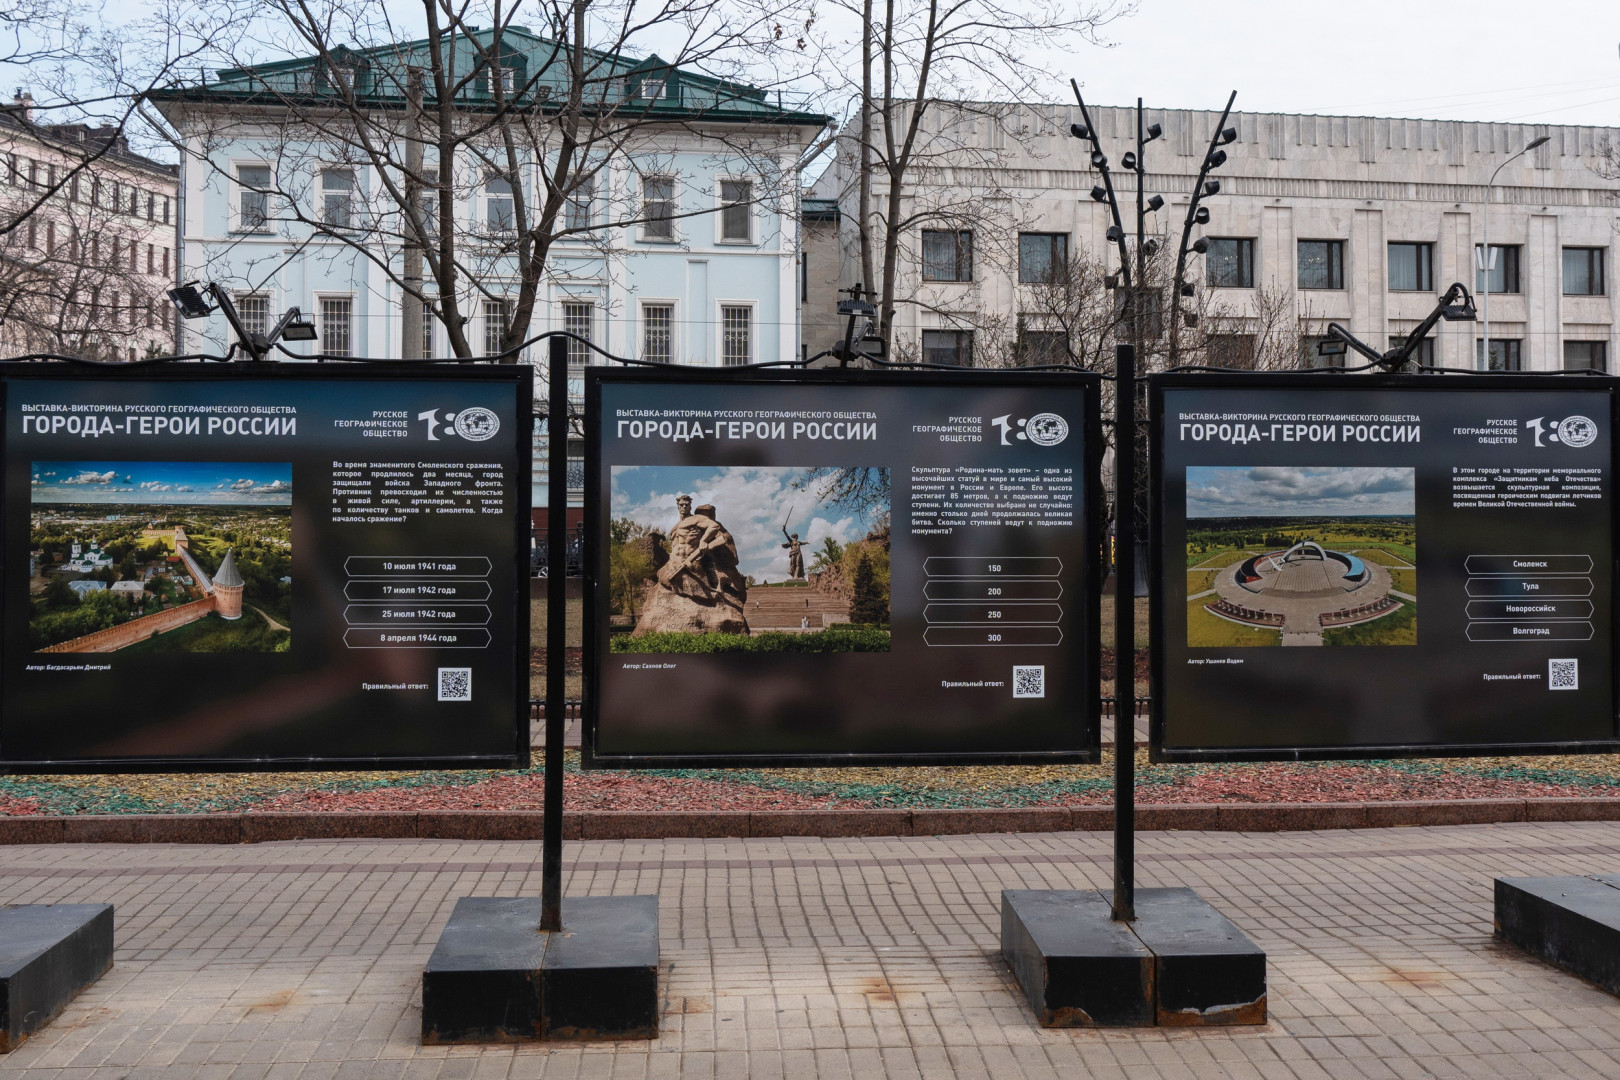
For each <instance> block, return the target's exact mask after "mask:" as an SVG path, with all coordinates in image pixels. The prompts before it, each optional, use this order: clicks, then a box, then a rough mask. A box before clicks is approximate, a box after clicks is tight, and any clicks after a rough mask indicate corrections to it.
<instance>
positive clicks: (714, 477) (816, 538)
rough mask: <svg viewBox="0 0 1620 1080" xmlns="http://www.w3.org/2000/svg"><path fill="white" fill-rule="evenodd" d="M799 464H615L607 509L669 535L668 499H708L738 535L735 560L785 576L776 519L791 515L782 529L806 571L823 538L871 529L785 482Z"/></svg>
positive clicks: (770, 577)
mask: <svg viewBox="0 0 1620 1080" xmlns="http://www.w3.org/2000/svg"><path fill="white" fill-rule="evenodd" d="M801 472H802V470H800V469H777V468H763V467H758V468H756V467H752V466H736V467H729V468H715V467H711V466H687V465H657V466H654V465H629V466H625V465H616V466H614V467H613V492H612V496H611V499H610V510H609V512H610V513H611V515H612V516H613V517H615V518H623V517H627V518H630V519H631V520H632V521H636V522H640V523H641V524H643V525H647V526H649V527H651V528H655V529H657V530H658V531H659V532H662V533H665V534H666V535H667V534H668V532H669V530H670V527H671V526H673V525H674V524H675V522H676V521H677V520H679V516H678V515H679V512H678V511H677V510H676V509H675V496H677V495H680V494H688V495H691V496H692V505H694V506H702V505H703V504H704V503H711V504H713V506H714V510H715V520H716V521H718V522H720V524H722V525H724V526H725V527H726V531H727V532H729V533H731V535H732V536H733V537H735V538H736V540H737V563H738V565H739V566H740V567H741V568H742V572H743V573H744V574H751V575H753V577H754V579H755V580H757V581H785V580H787V576H788V568H787V566H788V553H787V552H786V551H784V550H783V549H782V544H784V543H786V541H785V540H784V539H783V537H782V523H783V521H784V519H786V518H787V517H788V515H789V513H790V512H791V514H792V520H791V521H789V522H788V524H787V528H788V531H789V532H795V533H798V534H799V540H800V541H801V542H803V543H804V544H805V549H804V564H805V568H806V570H807V571H808V569H809V566H810V561H811V555H812V553H813V552H814V551H815V550H816V549H819V548H820V547H821V542H822V539H823V538H825V537H828V536H830V537H832V538H833V539H834V540H837V541H838V542H839V543H840V544H847V543H849V542H850V541H852V540H860V539H862V538H864V537H865V536H866V534H867V533H868V532H870V531H871V528H872V522H871V520H870V518H869V517H857V516H855V515H853V514H848V513H834V512H832V511H829V510H828V509H827V508H826V507H825V506H823V505H822V504H821V502H820V500H819V499H817V498H816V495H815V494H814V493H813V492H811V491H808V490H805V491H795V490H793V489H792V488H791V487H790V486H789V484H790V482H791V481H792V480H793V479H794V478H795V477H797V476H798V475H799V474H800V473H801Z"/></svg>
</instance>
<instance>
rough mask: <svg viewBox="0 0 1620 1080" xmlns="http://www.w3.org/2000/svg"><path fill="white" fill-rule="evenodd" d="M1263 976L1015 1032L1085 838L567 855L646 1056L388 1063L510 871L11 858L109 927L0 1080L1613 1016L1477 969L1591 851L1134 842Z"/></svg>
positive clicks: (1325, 836)
mask: <svg viewBox="0 0 1620 1080" xmlns="http://www.w3.org/2000/svg"><path fill="white" fill-rule="evenodd" d="M1138 849H1139V854H1140V860H1139V870H1138V881H1139V883H1140V884H1141V885H1144V886H1150V885H1178V884H1180V885H1190V886H1192V887H1194V888H1196V889H1198V890H1199V892H1200V893H1201V894H1202V895H1203V896H1204V897H1205V898H1206V899H1208V900H1210V901H1212V902H1213V903H1215V904H1216V905H1217V906H1218V907H1219V908H1220V909H1221V910H1222V912H1223V913H1225V914H1226V915H1227V916H1228V917H1229V918H1231V919H1232V920H1233V921H1235V922H1236V923H1237V924H1238V925H1239V926H1240V927H1242V928H1243V929H1244V930H1245V931H1246V932H1247V933H1248V934H1249V935H1250V936H1251V937H1252V938H1253V939H1254V940H1255V941H1256V942H1257V943H1259V944H1260V945H1261V946H1262V947H1263V948H1265V949H1266V950H1267V951H1268V953H1269V954H1270V963H1271V968H1270V971H1271V1002H1270V1004H1271V1021H1270V1023H1269V1024H1267V1025H1266V1026H1265V1027H1263V1028H1255V1029H1224V1030H1208V1031H1198V1030H1185V1029H1170V1030H1165V1029H1142V1030H1130V1031H1061V1032H1049V1031H1043V1030H1041V1029H1039V1028H1037V1027H1035V1025H1034V1024H1033V1022H1032V1020H1031V1018H1030V1015H1029V1013H1028V1011H1027V1010H1026V1008H1025V1007H1024V1005H1023V1003H1022V1000H1021V998H1020V997H1019V996H1018V994H1017V991H1016V989H1015V987H1014V985H1013V983H1012V981H1011V978H1010V977H1009V975H1008V973H1007V972H1006V970H1005V968H1004V966H1003V965H1002V963H1001V961H1000V959H999V957H998V955H997V941H998V926H999V909H998V897H999V892H1000V890H1001V889H1002V888H1004V887H1019V888H1044V887H1056V888H1062V887H1085V886H1106V885H1107V883H1108V882H1109V879H1110V864H1109V858H1110V848H1109V838H1108V837H1107V836H1106V835H1105V834H1097V833H1058V834H1045V835H1022V836H1019V835H997V836H956V837H946V838H927V837H915V838H904V839H898V838H897V839H885V838H871V839H840V840H823V839H810V838H804V839H800V838H782V839H755V840H661V841H590V842H580V843H570V844H568V845H567V852H566V857H567V860H568V864H569V873H568V877H567V881H566V888H567V890H568V892H569V893H571V894H583V893H594V894H608V893H633V892H651V891H656V892H658V893H659V894H660V896H661V915H662V934H663V977H662V988H661V989H662V992H663V995H664V1008H663V1016H662V1021H661V1022H662V1027H663V1034H662V1035H661V1037H660V1038H659V1039H658V1040H657V1041H655V1042H651V1043H646V1042H626V1043H617V1044H615V1043H604V1044H594V1045H587V1046H577V1045H567V1044H539V1045H529V1046H520V1047H511V1046H493V1047H487V1048H484V1047H431V1048H425V1047H422V1046H420V1045H418V1042H417V1036H418V1033H419V1030H420V1023H421V1013H420V1005H421V993H420V978H421V969H422V965H423V963H424V962H425V960H426V959H427V956H428V954H429V952H430V951H431V950H432V947H433V943H434V941H435V940H436V939H437V937H438V934H439V931H440V929H441V928H442V927H443V925H444V922H445V919H446V918H447V917H448V915H449V913H450V909H451V906H452V905H453V904H454V902H455V899H456V898H457V897H460V896H466V895H516V894H520V893H529V894H533V893H538V891H539V888H540V867H539V844H538V843H531V842H507V843H500V842H464V843H463V842H455V841H448V840H332V841H294V842H285V843H273V844H257V845H239V846H204V845H139V846H136V845H129V846H124V845H89V844H76V845H60V846H52V847H43V846H42V847H10V848H7V849H5V852H4V855H5V861H4V863H3V864H0V902H4V903H49V902H60V901H105V902H110V903H113V904H116V905H117V916H118V951H117V957H116V966H115V967H114V969H113V970H112V972H110V973H109V974H108V975H107V976H106V977H104V978H103V979H102V980H101V982H99V983H98V984H96V985H95V986H93V987H91V988H90V989H89V990H88V991H87V992H86V993H84V994H83V995H82V996H81V997H80V998H79V999H78V1000H77V1001H76V1002H75V1003H74V1004H73V1005H71V1006H70V1007H69V1008H68V1010H67V1012H66V1013H64V1015H63V1016H61V1017H60V1018H59V1019H58V1020H57V1021H56V1022H55V1023H53V1024H52V1025H51V1026H50V1027H48V1028H46V1029H45V1030H44V1031H43V1032H41V1033H40V1034H39V1035H37V1036H35V1037H34V1038H33V1039H32V1040H31V1041H29V1042H28V1043H27V1044H25V1045H24V1046H23V1047H22V1048H21V1049H19V1050H17V1051H16V1052H14V1053H12V1054H10V1055H8V1056H6V1057H4V1058H0V1076H4V1077H13V1076H15V1077H24V1078H30V1080H32V1078H35V1077H39V1078H45V1077H50V1078H53V1080H56V1078H72V1077H83V1078H94V1080H102V1078H107V1080H112V1078H115V1077H117V1078H128V1080H143V1078H156V1077H164V1078H170V1077H190V1076H197V1077H210V1078H219V1080H226V1078H230V1080H270V1078H277V1080H291V1078H294V1077H298V1078H310V1080H327V1078H336V1077H389V1078H396V1077H397V1078H402V1080H403V1078H437V1077H445V1078H453V1077H454V1078H460V1077H469V1078H483V1077H508V1076H510V1077H536V1076H546V1077H568V1078H577V1077H635V1078H638V1080H641V1078H652V1077H664V1076H671V1077H673V1076H681V1077H749V1078H773V1077H790V1076H791V1077H793V1078H794V1080H805V1078H808V1077H811V1076H824V1077H840V1078H851V1080H852V1078H856V1077H860V1078H865V1077H895V1078H905V1077H927V1078H929V1080H934V1078H939V1077H964V1078H965V1077H995V1078H996V1080H1016V1078H1022V1077H1030V1078H1033V1077H1060V1076H1061V1077H1082V1076H1098V1077H1130V1078H1155V1080H1158V1078H1165V1080H1171V1078H1175V1080H1181V1078H1185V1080H1194V1078H1196V1080H1226V1078H1232V1080H1272V1078H1276V1080H1281V1078H1292V1077H1301V1078H1312V1080H1328V1078H1341V1077H1374V1078H1380V1080H1383V1078H1396V1077H1468V1078H1476V1077H1489V1076H1513V1077H1526V1076H1534V1077H1538V1078H1542V1077H1614V1076H1616V1075H1620V1000H1617V999H1615V998H1613V997H1610V996H1609V995H1607V994H1605V993H1602V992H1601V991H1598V990H1596V989H1595V988H1593V987H1591V986H1589V985H1588V984H1585V983H1583V982H1582V981H1580V980H1579V979H1577V978H1574V977H1573V976H1570V975H1566V974H1564V973H1562V972H1560V971H1558V970H1555V969H1553V968H1551V967H1548V966H1546V965H1543V964H1541V963H1539V962H1537V961H1535V960H1532V959H1530V958H1528V957H1526V956H1524V955H1522V954H1520V953H1518V952H1516V951H1515V950H1513V949H1511V948H1508V947H1505V946H1499V945H1497V944H1495V943H1494V942H1493V940H1492V938H1491V880H1492V878H1493V877H1495V876H1497V875H1500V874H1513V875H1525V874H1574V873H1592V872H1600V871H1609V872H1613V871H1616V870H1620V823H1604V822H1589V823H1549V824H1539V823H1519V824H1506V825H1485V826H1459V827H1435V828H1407V829H1388V830H1356V831H1332V832H1319V833H1266V834H1253V835H1249V834H1233V833H1198V832H1158V833H1142V834H1140V836H1139V840H1138Z"/></svg>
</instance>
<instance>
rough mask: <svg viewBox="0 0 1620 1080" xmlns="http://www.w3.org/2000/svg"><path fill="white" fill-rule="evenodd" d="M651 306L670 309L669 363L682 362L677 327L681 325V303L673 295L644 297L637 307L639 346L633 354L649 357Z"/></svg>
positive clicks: (644, 357)
mask: <svg viewBox="0 0 1620 1080" xmlns="http://www.w3.org/2000/svg"><path fill="white" fill-rule="evenodd" d="M650 307H664V308H668V309H669V361H668V362H669V363H671V364H678V363H680V355H681V351H680V341H681V336H680V333H679V331H678V330H677V328H678V327H679V326H680V325H681V303H680V301H679V300H676V299H674V298H673V297H670V298H664V297H656V296H648V297H643V298H642V299H641V302H640V306H639V307H637V308H636V315H637V318H636V337H637V338H638V341H637V343H636V344H637V346H638V347H637V348H636V350H635V352H634V354H633V355H635V356H637V357H639V358H641V359H644V360H645V359H648V357H647V309H648V308H650Z"/></svg>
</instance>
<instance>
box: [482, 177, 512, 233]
mask: <svg viewBox="0 0 1620 1080" xmlns="http://www.w3.org/2000/svg"><path fill="white" fill-rule="evenodd" d="M496 180H504V181H506V183H507V185H508V187H509V188H510V190H509V191H508V192H507V193H506V194H504V195H502V194H500V193H498V192H497V193H492V192H491V191H490V190H489V185H490V184H491V183H492V182H494V181H496ZM522 182H523V180H522V177H521V176H520V177H517V178H513V177H509V176H505V175H502V174H501V173H499V172H497V171H491V172H489V173H487V174H486V175H485V176H484V178H483V180H482V181H480V183H479V185H478V203H479V205H478V209H479V211H480V213H479V216H478V224H479V225H480V226H482V229H483V233H484V235H485V236H498V237H501V238H503V239H508V238H511V237H514V236H516V235H517V189H518V185H519V184H521V183H522ZM496 199H505V200H506V201H507V202H509V203H511V204H512V205H511V211H512V212H511V225H510V226H508V227H507V228H504V229H499V228H496V227H495V226H494V225H492V224H491V223H490V206H491V204H493V203H494V202H495V200H496Z"/></svg>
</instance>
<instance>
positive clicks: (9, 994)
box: [0, 904, 113, 1054]
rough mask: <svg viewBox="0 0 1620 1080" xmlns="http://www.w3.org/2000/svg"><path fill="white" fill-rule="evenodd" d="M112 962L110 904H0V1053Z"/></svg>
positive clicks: (41, 1023) (53, 1014)
mask: <svg viewBox="0 0 1620 1080" xmlns="http://www.w3.org/2000/svg"><path fill="white" fill-rule="evenodd" d="M112 963H113V909H112V905H111V904H19V905H17V906H15V907H5V908H0V1054H3V1053H10V1052H11V1051H12V1050H15V1049H17V1047H18V1046H20V1045H22V1043H23V1041H24V1040H26V1039H27V1038H28V1037H29V1036H30V1035H32V1034H33V1033H34V1032H36V1031H38V1030H39V1029H40V1028H42V1027H44V1026H45V1025H46V1024H47V1023H49V1022H50V1021H51V1020H53V1019H54V1018H55V1017H56V1016H57V1014H59V1013H60V1012H61V1011H62V1010H63V1009H64V1008H65V1007H66V1006H67V1003H68V1002H70V1001H72V1000H73V999H74V998H76V997H78V996H79V991H81V990H83V989H84V988H85V987H87V986H89V985H90V984H91V983H93V982H95V981H96V980H97V979H99V978H101V976H103V975H104V974H106V973H107V971H108V970H109V969H110V968H111V967H112Z"/></svg>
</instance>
